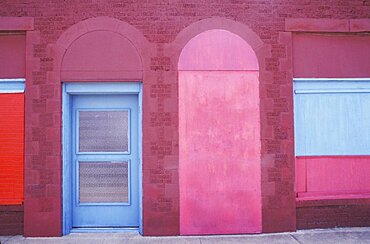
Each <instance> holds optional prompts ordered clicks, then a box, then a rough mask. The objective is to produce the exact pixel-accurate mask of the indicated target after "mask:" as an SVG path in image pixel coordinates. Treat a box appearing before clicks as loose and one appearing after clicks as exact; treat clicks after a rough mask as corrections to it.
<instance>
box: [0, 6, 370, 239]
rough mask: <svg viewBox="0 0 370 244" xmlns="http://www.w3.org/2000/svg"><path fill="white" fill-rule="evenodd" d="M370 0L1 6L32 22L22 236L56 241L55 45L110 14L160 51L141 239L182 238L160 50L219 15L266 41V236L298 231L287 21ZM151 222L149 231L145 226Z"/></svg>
mask: <svg viewBox="0 0 370 244" xmlns="http://www.w3.org/2000/svg"><path fill="white" fill-rule="evenodd" d="M369 13H370V2H369V1H368V0H353V1H348V0H337V1H322V0H313V1H306V0H297V1H291V0H280V1H257V0H256V1H255V0H253V1H242V0H225V1H215V2H211V1H206V0H201V1H199V0H196V1H195V0H191V1H181V0H175V1H167V0H153V1H113V0H106V1H100V0H86V1H83V2H79V1H57V0H55V1H34V2H33V3H27V4H26V3H23V2H13V1H10V0H7V1H1V7H0V16H30V17H35V22H34V25H35V31H34V32H33V33H32V34H30V35H29V39H28V40H30V41H31V42H27V45H28V47H27V48H28V49H27V50H28V51H27V64H28V65H29V67H30V69H29V70H28V71H27V74H26V76H27V77H28V78H27V84H26V87H27V88H26V89H27V91H26V116H27V117H26V166H27V170H28V172H29V173H28V174H29V176H26V189H25V190H26V191H25V195H26V197H27V198H28V199H29V207H28V208H27V209H29V210H30V211H32V215H29V216H28V217H26V218H27V221H26V222H27V223H31V220H32V219H34V220H35V219H37V220H38V221H39V223H40V225H39V226H38V227H34V229H32V228H30V229H29V230H28V231H27V232H26V233H25V234H26V235H60V234H61V225H60V223H61V207H60V206H61V202H60V195H61V194H60V184H61V179H60V177H61V133H60V128H61V115H60V111H61V98H60V83H58V82H56V81H55V80H53V79H52V77H51V75H50V74H52V72H53V61H54V60H53V58H52V57H53V53H51V52H50V50H49V49H48V45H50V44H53V43H55V42H56V40H57V39H58V38H59V36H60V35H61V34H62V33H63V31H64V30H66V29H67V28H68V27H70V26H72V25H73V24H76V23H78V22H80V21H82V20H84V19H87V18H91V17H96V16H110V17H113V18H116V19H119V20H122V21H125V22H127V23H129V24H130V25H132V26H134V27H136V28H137V29H138V30H140V31H141V32H142V33H143V34H144V35H145V37H146V38H147V39H148V40H149V41H150V42H152V43H154V44H155V45H156V46H157V56H156V57H153V58H152V62H151V66H150V72H151V74H152V75H153V77H154V78H153V79H152V80H153V81H152V83H150V84H149V83H147V84H146V85H144V97H146V98H144V99H147V100H146V101H145V102H144V108H143V110H144V121H143V126H144V128H143V131H144V137H145V138H144V141H143V144H144V146H143V150H144V162H143V163H144V165H145V170H144V172H143V174H144V186H145V187H144V194H145V196H144V216H145V219H144V233H145V234H148V235H151V234H153V235H154V234H156V235H160V234H162V235H164V234H178V233H179V228H178V227H179V226H178V174H177V168H178V138H177V134H178V111H177V80H176V70H173V68H172V67H171V65H170V63H171V58H173V57H169V56H166V55H165V54H164V52H163V50H164V46H165V45H166V44H167V43H169V42H171V41H173V40H174V39H175V37H176V35H177V34H178V33H179V32H180V31H181V30H182V29H183V28H184V27H186V26H188V25H190V24H191V23H194V22H196V21H198V20H201V19H205V18H209V17H215V16H218V17H225V18H228V19H232V20H235V21H238V22H241V23H243V24H245V25H247V26H249V27H250V28H251V29H252V30H253V31H254V32H256V33H257V34H258V35H259V36H260V38H261V39H262V41H263V42H264V43H265V44H266V47H267V48H266V50H262V51H263V52H265V53H266V58H265V60H262V61H261V62H262V63H261V74H260V77H261V79H262V82H261V88H260V92H261V123H262V125H261V131H262V196H263V199H262V201H263V231H264V232H272V231H288V230H294V229H295V223H294V221H295V196H294V190H293V188H294V154H293V126H292V125H293V112H292V111H293V110H292V107H293V106H292V101H293V99H292V80H291V78H292V68H291V54H290V53H289V52H290V51H289V50H290V49H291V47H290V46H289V43H290V42H289V40H290V38H291V37H290V36H289V34H288V33H282V32H283V31H284V19H285V18H369ZM145 225H148V226H149V225H150V226H152V228H145Z"/></svg>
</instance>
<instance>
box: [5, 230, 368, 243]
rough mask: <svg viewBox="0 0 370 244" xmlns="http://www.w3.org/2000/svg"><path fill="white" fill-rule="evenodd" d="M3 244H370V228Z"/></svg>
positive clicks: (81, 236)
mask: <svg viewBox="0 0 370 244" xmlns="http://www.w3.org/2000/svg"><path fill="white" fill-rule="evenodd" d="M0 242H1V244H13V243H41V244H46V243H53V244H54V243H56V244H67V243H68V244H74V243H82V244H90V243H91V244H110V243H112V244H118V243H168V244H170V243H180V244H181V243H196V244H208V243H253V244H259V243H268V244H270V243H284V244H285V243H287V244H290V243H292V244H297V243H303V244H304V243H314V244H318V243H335V244H339V243H346V244H347V243H356V244H358V243H369V244H370V227H366V228H337V229H318V230H304V231H297V232H290V233H277V234H258V235H224V236H175V237H173V236H171V237H143V236H140V235H139V234H138V233H137V232H123V233H73V234H70V235H67V236H63V237H52V238H24V237H23V236H0Z"/></svg>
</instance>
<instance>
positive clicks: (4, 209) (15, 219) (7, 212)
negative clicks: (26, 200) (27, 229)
mask: <svg viewBox="0 0 370 244" xmlns="http://www.w3.org/2000/svg"><path fill="white" fill-rule="evenodd" d="M21 234H23V206H22V205H0V236H7V235H21Z"/></svg>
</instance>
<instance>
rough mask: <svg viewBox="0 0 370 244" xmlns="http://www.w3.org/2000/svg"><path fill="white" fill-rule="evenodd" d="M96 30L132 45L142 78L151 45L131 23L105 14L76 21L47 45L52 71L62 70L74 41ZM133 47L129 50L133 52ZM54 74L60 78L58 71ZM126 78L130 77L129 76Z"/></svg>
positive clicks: (150, 53)
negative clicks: (52, 63)
mask: <svg viewBox="0 0 370 244" xmlns="http://www.w3.org/2000/svg"><path fill="white" fill-rule="evenodd" d="M97 32H105V33H112V34H114V35H119V36H121V37H122V39H123V40H124V39H126V40H127V41H126V45H130V44H131V45H132V47H133V48H134V49H135V51H136V52H137V53H138V55H139V57H140V59H141V66H142V67H141V68H140V70H141V72H142V73H143V74H142V77H143V78H142V80H143V79H144V76H145V70H149V69H148V68H145V67H149V66H150V57H151V56H152V55H153V46H152V45H151V44H150V43H149V42H148V41H147V39H146V38H145V37H144V36H143V35H142V33H141V32H140V31H139V30H138V29H136V28H135V27H133V26H132V25H130V24H128V23H125V22H123V21H120V20H118V19H114V18H111V17H106V16H103V17H96V18H90V19H86V20H83V21H80V22H78V23H76V24H75V25H73V26H71V27H69V28H68V29H67V30H66V31H65V32H63V33H62V35H61V36H60V37H59V38H58V40H57V41H56V43H55V44H54V45H51V46H49V47H48V48H49V52H50V56H52V57H53V58H54V71H56V72H61V71H62V70H63V65H62V64H63V61H64V58H65V56H66V54H67V51H68V49H69V48H71V47H72V46H73V44H74V43H76V42H77V41H78V40H79V39H81V38H83V37H84V36H86V35H89V34H92V33H97ZM134 49H132V50H131V51H132V52H134ZM55 75H56V76H59V78H62V77H61V74H60V73H58V74H55ZM127 79H130V77H128V78H127Z"/></svg>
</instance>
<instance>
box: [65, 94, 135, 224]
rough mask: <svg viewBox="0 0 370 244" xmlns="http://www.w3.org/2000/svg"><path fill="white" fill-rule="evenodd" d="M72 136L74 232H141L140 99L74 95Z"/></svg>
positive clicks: (125, 96) (119, 96)
mask: <svg viewBox="0 0 370 244" xmlns="http://www.w3.org/2000/svg"><path fill="white" fill-rule="evenodd" d="M72 135H73V140H72V142H73V145H72V148H73V149H72V161H73V170H72V188H73V190H72V192H73V193H72V195H73V196H72V198H73V208H72V215H73V219H72V225H73V227H74V228H83V227H89V228H92V227H107V228H110V227H114V228H117V227H138V226H139V184H138V181H139V177H138V176H139V172H138V170H139V162H138V161H139V160H138V96H137V95H73V96H72Z"/></svg>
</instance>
